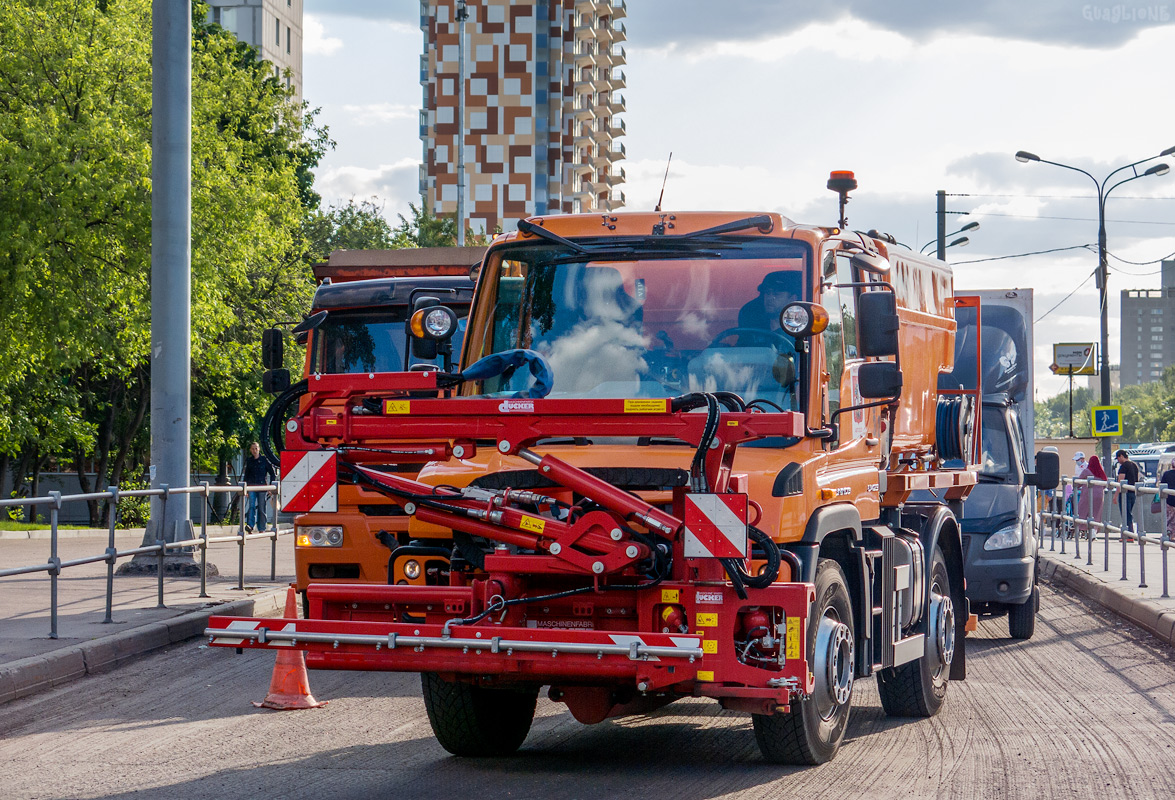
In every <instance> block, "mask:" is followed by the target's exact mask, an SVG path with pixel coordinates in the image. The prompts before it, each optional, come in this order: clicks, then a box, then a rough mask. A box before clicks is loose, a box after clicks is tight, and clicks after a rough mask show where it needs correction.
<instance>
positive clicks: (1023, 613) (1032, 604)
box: [1008, 586, 1040, 639]
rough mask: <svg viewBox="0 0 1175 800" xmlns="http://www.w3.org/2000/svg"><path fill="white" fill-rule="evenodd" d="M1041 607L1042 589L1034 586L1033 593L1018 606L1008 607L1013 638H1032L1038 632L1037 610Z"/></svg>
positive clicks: (1009, 629) (1009, 630)
mask: <svg viewBox="0 0 1175 800" xmlns="http://www.w3.org/2000/svg"><path fill="white" fill-rule="evenodd" d="M1039 607H1040V589H1037V588H1036V587H1035V586H1033V587H1032V594H1030V595H1029V596H1028V599H1027V600H1025V601H1024V602H1023V603H1021V604H1020V605H1018V606H1009V608H1008V633H1009V634H1011V636H1012V638H1013V639H1031V638H1032V634H1034V633H1036V610H1037V609H1038V608H1039Z"/></svg>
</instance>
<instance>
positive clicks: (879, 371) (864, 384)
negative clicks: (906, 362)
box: [857, 340, 902, 400]
mask: <svg viewBox="0 0 1175 800" xmlns="http://www.w3.org/2000/svg"><path fill="white" fill-rule="evenodd" d="M858 341H859V340H858ZM857 388H858V389H859V390H860V392H861V397H864V398H867V399H871V400H873V399H881V398H885V397H897V396H898V395H900V394H901V393H902V370H901V368H899V367H898V365H897V363H895V362H893V361H870V362H869V363H867V364H862V365H861V366H859V367H857Z"/></svg>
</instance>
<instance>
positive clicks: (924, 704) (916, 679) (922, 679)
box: [877, 546, 955, 717]
mask: <svg viewBox="0 0 1175 800" xmlns="http://www.w3.org/2000/svg"><path fill="white" fill-rule="evenodd" d="M944 602H945V603H946V605H945V606H944V605H943V603H944ZM926 605H927V614H929V620H930V630H929V631H928V633H927V635H926V650H925V652H924V653H923V654H922V657H921V658H919V659H917V660H915V661H909V662H907V663H905V664H902V665H900V666H897V667H889V668H886V669H883V670H880V671H879V672H878V673H877V691H878V694H880V695H881V707H882V708H884V709H885V713H886V714H888V715H889V716H891V717H933V716H934V715H935V714H937V713H938V712H939V709H941V708H942V704H943V701H944V700H946V696H947V682H948V681H949V680H950V672H951V658H952V656H953V655H954V645H955V641H954V636H955V622H954V606H953V604H952V603H951V581H950V573H948V572H947V565H946V559H944V558H943V555H942V550H940V549H939V548H938V547H937V546H936V547H935V548H934V557H933V558H932V559H931V562H930V597H929V598H928V602H927V604H926ZM940 609H941V610H943V611H944V612H947V613H946V614H945V616H946V619H943V620H942V622H945V628H946V631H947V633H946V637H947V638H946V644H947V646H946V648H945V649H946V653H945V657H944V656H943V654H942V653H941V652H940V647H939V641H938V639H939V637H938V635H937V631H938V625H939V622H940Z"/></svg>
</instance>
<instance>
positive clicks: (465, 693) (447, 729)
mask: <svg viewBox="0 0 1175 800" xmlns="http://www.w3.org/2000/svg"><path fill="white" fill-rule="evenodd" d="M420 686H421V689H422V690H423V692H424V708H425V710H426V711H427V712H428V721H429V724H430V725H432V732H433V733H434V734H436V737H437V741H438V742H440V744H441V747H443V748H445V749H446V750H448V751H449V752H450V753H452V754H453V755H455V756H469V757H472V758H484V757H488V756H508V755H510V754H511V753H513V752H514V751H515V750H517V749H518V748H519V747H521V746H522V742H523V741H524V740H525V739H526V735H527V734H528V733H529V732H530V724H531V722H533V721H534V709H535V704H536V702H537V701H538V694H539V692H538V689H537V688H534V689H527V688H520V689H496V688H488V687H485V686H474V685H473V684H471V683H462V682H460V681H447V680H445V679H443V678H441V677H440V676H439V675H437V674H436V673H434V672H422V673H421V674H420Z"/></svg>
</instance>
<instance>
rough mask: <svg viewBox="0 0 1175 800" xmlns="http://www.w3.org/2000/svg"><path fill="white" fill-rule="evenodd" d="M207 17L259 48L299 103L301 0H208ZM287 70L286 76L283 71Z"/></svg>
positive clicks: (300, 94) (300, 96)
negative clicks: (292, 91)
mask: <svg viewBox="0 0 1175 800" xmlns="http://www.w3.org/2000/svg"><path fill="white" fill-rule="evenodd" d="M208 4H209V5H210V6H211V8H209V9H208V19H209V21H211V22H215V23H216V24H217V25H219V26H220V27H222V28H224V29H225V30H226V31H231V32H232V33H233V34H234V35H235V36H236V37H237V39H239V40H240V41H242V42H245V43H246V44H251V45H253V46H254V47H256V48H257V49H258V50H260V51H261V58H262V59H263V60H265V61H268V62H269V63H271V64H273V66H274V68H275V70H276V71H277V74H278V76H279V77H281V78H282V80H284V81H286V85H287V86H288V87H290V88H292V89H293V90H294V95H295V100H296V101H297V102H298V103H301V102H302V0H208ZM287 69H288V70H289V71H290V73H291V74H290V75H289V77H288V78H287V77H285V71H286V70H287Z"/></svg>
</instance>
